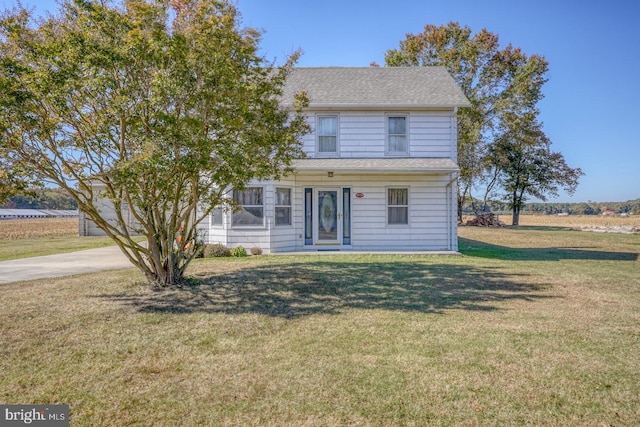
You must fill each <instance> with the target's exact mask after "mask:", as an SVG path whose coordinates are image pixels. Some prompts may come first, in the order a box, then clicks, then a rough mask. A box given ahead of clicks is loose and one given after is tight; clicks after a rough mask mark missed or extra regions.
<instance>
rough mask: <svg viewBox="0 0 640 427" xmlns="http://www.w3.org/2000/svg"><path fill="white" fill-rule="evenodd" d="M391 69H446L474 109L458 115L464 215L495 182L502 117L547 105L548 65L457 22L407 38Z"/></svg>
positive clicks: (391, 58) (389, 60)
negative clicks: (492, 169)
mask: <svg viewBox="0 0 640 427" xmlns="http://www.w3.org/2000/svg"><path fill="white" fill-rule="evenodd" d="M385 63H386V65H387V66H444V67H446V68H447V70H448V71H449V73H450V74H451V75H452V76H453V79H454V80H455V81H456V83H457V84H458V85H459V86H460V88H461V89H462V91H463V92H464V94H465V95H466V97H467V98H468V99H469V101H470V102H471V104H472V107H471V108H462V109H461V110H460V111H459V112H458V165H459V166H460V177H459V180H458V215H459V218H460V219H461V215H462V203H463V202H464V200H465V198H467V197H468V196H470V192H471V189H472V187H473V185H474V184H476V183H478V182H480V181H481V180H482V179H485V178H487V177H489V176H490V174H487V169H486V162H485V159H486V155H487V152H488V148H489V147H490V146H491V144H492V143H493V141H494V140H495V138H497V137H499V134H497V132H498V131H499V129H498V122H499V120H500V117H501V116H502V115H503V114H505V113H507V112H510V113H515V112H518V113H519V114H526V113H527V112H531V111H535V108H536V104H537V102H538V101H539V100H540V99H542V97H543V94H542V90H541V89H542V85H543V84H544V82H545V81H546V79H545V73H546V72H547V67H548V63H547V61H546V60H545V59H544V58H543V57H542V56H540V55H526V54H525V53H524V52H522V50H521V49H519V48H516V47H513V46H511V45H510V44H509V45H507V46H506V47H504V48H501V47H500V43H499V39H498V36H497V35H496V34H493V33H491V32H489V31H487V30H485V29H482V30H481V31H480V32H478V33H476V34H473V33H472V31H471V29H470V28H469V27H467V26H464V27H463V26H460V24H458V23H457V22H450V23H448V24H447V25H442V26H435V25H427V26H425V27H424V30H423V32H422V33H419V34H407V36H406V38H405V39H404V40H402V41H400V44H399V47H398V48H397V49H392V50H389V51H387V52H386V55H385Z"/></svg>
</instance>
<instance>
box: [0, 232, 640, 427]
mask: <svg viewBox="0 0 640 427" xmlns="http://www.w3.org/2000/svg"><path fill="white" fill-rule="evenodd" d="M459 234H460V246H461V252H462V253H463V254H464V256H462V257H429V256H390V255H324V256H298V257H280V256H273V257H272V256H261V257H250V258H244V259H223V260H198V261H197V262H195V263H194V264H193V267H192V269H191V274H193V275H194V276H196V277H198V278H199V279H201V280H202V285H200V286H197V287H192V288H185V289H180V290H151V289H149V288H148V287H146V286H145V285H144V284H143V278H142V277H141V276H140V275H139V274H138V273H137V272H136V271H135V270H133V269H131V270H121V271H110V272H102V273H97V274H91V275H83V276H75V277H70V278H60V279H49V280H39V281H33V282H22V283H14V284H7V285H2V286H0V301H2V310H1V311H0V332H1V334H2V335H1V345H0V401H1V402H3V403H34V404H35V403H65V404H69V405H70V412H71V424H72V425H73V426H96V425H159V426H175V425H193V426H201V425H216V426H231V425H233V426H235V425H238V426H239V425H242V426H245V425H249V426H251V425H274V426H275V425H278V426H279V425H295V426H327V425H349V426H353V425H356V426H388V425H407V426H411V425H416V426H422V425H435V426H446V425H463V426H474V425H478V426H480V425H499V426H521V425H535V426H560V425H572V426H573V425H576V426H578V425H579V426H603V425H606V426H609V425H613V426H636V425H639V424H640V260H639V256H640V236H639V235H637V234H636V235H625V234H601V233H591V232H578V231H568V230H566V229H564V228H562V227H542V226H538V227H521V228H519V229H512V228H503V229H483V228H474V227H461V228H460V231H459Z"/></svg>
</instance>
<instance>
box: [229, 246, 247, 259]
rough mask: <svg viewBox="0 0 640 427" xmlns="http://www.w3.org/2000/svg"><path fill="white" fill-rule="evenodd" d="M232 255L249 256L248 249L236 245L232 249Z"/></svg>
mask: <svg viewBox="0 0 640 427" xmlns="http://www.w3.org/2000/svg"><path fill="white" fill-rule="evenodd" d="M231 256H234V257H243V256H247V250H246V249H245V248H244V247H243V246H236V247H235V248H233V249H231Z"/></svg>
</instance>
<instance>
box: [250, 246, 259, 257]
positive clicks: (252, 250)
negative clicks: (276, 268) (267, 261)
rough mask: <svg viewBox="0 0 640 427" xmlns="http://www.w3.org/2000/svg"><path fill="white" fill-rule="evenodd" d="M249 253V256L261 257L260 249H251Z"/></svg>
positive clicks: (255, 247)
mask: <svg viewBox="0 0 640 427" xmlns="http://www.w3.org/2000/svg"><path fill="white" fill-rule="evenodd" d="M249 252H251V255H262V249H260V248H259V247H257V246H254V247H252V248H251V249H249Z"/></svg>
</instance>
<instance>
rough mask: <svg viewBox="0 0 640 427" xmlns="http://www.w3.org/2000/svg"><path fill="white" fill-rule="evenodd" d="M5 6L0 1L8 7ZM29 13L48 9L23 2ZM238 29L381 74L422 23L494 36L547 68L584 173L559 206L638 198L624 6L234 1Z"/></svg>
mask: <svg viewBox="0 0 640 427" xmlns="http://www.w3.org/2000/svg"><path fill="white" fill-rule="evenodd" d="M14 3H15V1H13V0H0V6H3V8H4V7H8V6H11V5H12V4H14ZM23 4H24V5H28V6H35V7H36V11H37V12H41V11H45V10H49V11H54V10H56V9H57V6H56V2H55V0H23ZM237 6H238V8H239V10H240V12H241V13H242V16H243V23H244V25H246V26H250V27H254V28H258V29H262V30H264V31H265V33H264V36H263V40H262V44H261V47H262V52H263V54H264V55H265V56H266V57H267V58H269V59H276V60H277V62H282V61H283V60H284V58H286V57H287V56H288V55H289V54H290V53H291V52H293V51H295V50H296V49H299V48H300V49H302V50H303V52H304V54H303V56H302V58H301V59H300V61H299V63H298V65H299V66H368V65H369V64H370V63H371V62H372V61H375V62H377V63H378V64H380V65H384V54H385V52H386V51H387V50H388V49H393V48H397V47H398V43H399V41H400V40H402V39H404V38H405V35H406V34H407V33H414V34H415V33H419V32H421V31H422V29H423V27H424V26H425V25H426V24H434V25H442V24H446V23H447V22H449V21H457V22H459V23H460V24H461V25H467V26H469V27H470V28H471V29H472V30H473V31H474V32H477V31H479V30H480V29H482V28H486V29H487V30H489V31H491V32H493V33H497V34H498V35H499V37H500V43H501V45H502V46H506V45H507V44H508V43H511V44H512V45H514V46H517V47H520V48H522V49H523V51H524V52H525V53H527V54H540V55H543V56H544V57H545V58H546V59H547V60H548V61H549V72H548V74H547V77H548V79H549V81H548V82H547V83H546V84H545V86H544V88H543V92H544V94H545V99H544V100H542V101H541V103H540V105H539V106H540V110H541V116H540V119H541V121H542V122H543V123H544V130H545V132H546V134H547V136H548V137H549V138H550V139H551V141H552V142H553V145H552V148H553V150H554V151H560V152H561V153H562V154H563V155H564V157H565V159H566V161H567V163H568V164H569V166H572V167H580V168H582V170H583V171H584V172H585V174H586V175H585V176H583V177H582V178H581V180H580V185H579V186H578V189H577V191H576V193H575V194H574V195H573V196H572V197H570V196H568V195H567V194H565V193H561V194H560V197H559V198H558V199H556V200H558V201H574V202H580V201H589V200H592V201H599V202H605V201H626V200H630V199H635V198H639V197H640V126H638V124H639V123H640V103H639V98H640V31H638V30H637V25H638V22H640V2H636V1H633V0H609V1H598V0H590V1H580V0H562V1H558V0H538V1H536V2H533V1H519V0H485V1H482V2H480V1H476V0H396V1H394V2H392V3H386V2H373V1H371V0H368V1H364V0H324V1H322V2H317V3H316V2H308V1H304V0H237Z"/></svg>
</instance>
